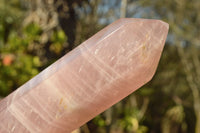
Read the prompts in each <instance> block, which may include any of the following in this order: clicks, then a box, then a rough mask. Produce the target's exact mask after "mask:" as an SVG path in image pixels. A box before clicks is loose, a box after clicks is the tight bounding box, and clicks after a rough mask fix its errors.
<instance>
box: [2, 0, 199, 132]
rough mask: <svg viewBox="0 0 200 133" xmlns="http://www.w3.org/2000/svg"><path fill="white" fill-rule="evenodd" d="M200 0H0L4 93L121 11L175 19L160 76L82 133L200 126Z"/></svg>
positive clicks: (125, 14)
mask: <svg viewBox="0 0 200 133" xmlns="http://www.w3.org/2000/svg"><path fill="white" fill-rule="evenodd" d="M199 12H200V0H0V96H1V98H3V97H5V96H7V95H8V94H9V93H11V92H12V91H14V90H15V89H16V88H18V87H19V86H20V85H22V84H23V83H25V82H26V81H28V80H29V79H31V78H32V77H33V76H35V75H36V74H38V73H39V72H40V71H42V70H43V69H44V68H46V67H47V66H49V65H50V64H52V63H53V62H54V61H56V60H57V59H58V58H60V57H61V56H63V55H64V54H66V53H67V52H68V51H70V50H72V49H73V48H74V47H76V46H77V45H79V44H80V43H81V42H83V41H84V40H86V39H88V38H89V37H90V36H92V35H93V34H94V33H96V32H97V31H99V30H100V29H102V28H103V27H105V26H106V25H108V24H110V23H111V22H113V21H115V20H117V19H119V18H120V17H131V18H149V19H161V20H164V21H165V22H167V23H169V24H170V30H169V35H168V38H167V42H166V45H165V48H164V51H163V54H162V57H161V61H160V63H159V67H158V70H157V72H156V75H155V76H154V78H153V79H152V81H150V82H149V83H148V84H147V85H145V86H143V87H142V88H141V89H139V90H138V91H136V92H135V93H133V94H131V95H130V96H128V97H127V98H125V99H124V100H123V101H121V102H119V103H117V104H116V105H114V106H113V107H112V108H110V109H108V110H107V111H105V112H104V113H102V114H100V115H99V116H97V117H96V118H94V119H93V120H91V121H89V122H88V123H87V124H85V125H84V126H82V127H81V128H80V129H79V130H77V131H75V132H79V133H200V52H199V49H200V30H199V29H200V13H199Z"/></svg>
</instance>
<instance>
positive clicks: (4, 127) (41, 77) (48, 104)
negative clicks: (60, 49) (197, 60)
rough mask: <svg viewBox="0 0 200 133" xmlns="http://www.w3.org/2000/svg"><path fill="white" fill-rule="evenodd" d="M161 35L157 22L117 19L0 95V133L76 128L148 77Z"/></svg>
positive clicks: (62, 132)
mask: <svg viewBox="0 0 200 133" xmlns="http://www.w3.org/2000/svg"><path fill="white" fill-rule="evenodd" d="M167 33H168V24H167V23H165V22H162V21H159V20H148V19H119V20H117V21H116V22H114V23H112V24H111V25H109V26H107V27H106V28H104V29H103V30H101V31H100V32H98V33H97V34H95V35H94V36H92V37H91V38H90V39H88V40H87V41H85V42H84V43H82V44H81V45H80V46H78V47H77V48H76V49H74V50H73V51H71V52H70V53H68V54H66V55H65V56H64V57H62V58H61V59H59V60H58V61H56V62H55V63H54V64H53V65H51V66H49V67H48V68H47V69H45V70H44V71H42V72H41V73H40V74H38V75H37V76H35V77H34V78H33V79H31V80H30V81H28V82H27V83H26V84H24V85H23V86H21V87H20V88H18V89H17V90H16V91H15V92H13V93H12V94H10V95H9V96H8V97H6V98H5V99H3V100H2V101H1V103H0V132H1V133H67V132H71V131H72V130H74V129H76V128H78V127H79V126H81V125H83V124H84V123H85V122H87V121H89V120H90V119H92V118H93V117H95V116H96V115H98V114H99V113H101V112H103V111H104V110H106V109H107V108H109V107H110V106H112V105H113V104H115V103H117V102H118V101H120V100H121V99H123V98H124V97H126V96H127V95H129V94H131V93H132V92H133V91H135V90H136V89H138V88H139V87H141V86H142V85H144V84H145V83H147V82H148V81H149V80H150V79H151V78H152V76H153V75H154V73H155V71H156V67H157V65H158V62H159V58H160V56H161V53H162V49H163V46H164V43H165V39H166V36H167ZM19 78H20V75H19Z"/></svg>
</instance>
